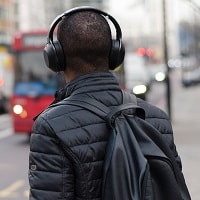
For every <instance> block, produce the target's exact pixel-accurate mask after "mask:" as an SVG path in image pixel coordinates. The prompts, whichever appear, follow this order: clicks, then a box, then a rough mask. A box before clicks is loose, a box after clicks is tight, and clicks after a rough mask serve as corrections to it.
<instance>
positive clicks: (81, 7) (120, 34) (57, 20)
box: [47, 6, 122, 43]
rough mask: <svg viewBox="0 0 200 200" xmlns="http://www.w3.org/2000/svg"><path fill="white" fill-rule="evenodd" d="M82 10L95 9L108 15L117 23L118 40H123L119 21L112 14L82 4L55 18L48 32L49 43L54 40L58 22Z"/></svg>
mask: <svg viewBox="0 0 200 200" xmlns="http://www.w3.org/2000/svg"><path fill="white" fill-rule="evenodd" d="M80 11H81V12H82V11H93V12H96V13H99V14H101V15H103V16H104V17H107V18H108V19H109V20H110V21H111V22H112V23H113V24H114V25H115V28H116V38H117V39H118V40H121V38H122V31H121V28H120V26H119V24H118V22H117V21H116V20H115V18H114V17H112V16H111V15H109V14H108V13H106V12H104V11H101V10H99V9H96V8H93V7H89V6H80V7H76V8H72V9H70V10H67V11H66V12H64V13H62V14H60V15H58V16H57V17H56V18H55V19H54V20H53V22H52V23H51V25H50V29H49V32H48V37H47V43H49V42H50V41H53V32H54V30H55V28H56V26H57V24H58V23H59V22H60V21H61V20H62V18H63V17H65V16H67V15H72V14H74V13H77V12H80Z"/></svg>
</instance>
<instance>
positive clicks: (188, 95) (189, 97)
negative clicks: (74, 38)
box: [0, 72, 200, 200]
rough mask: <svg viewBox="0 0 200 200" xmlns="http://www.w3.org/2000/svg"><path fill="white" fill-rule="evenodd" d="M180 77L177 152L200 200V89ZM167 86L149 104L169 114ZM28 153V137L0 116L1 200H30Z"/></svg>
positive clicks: (175, 106) (175, 93) (175, 94)
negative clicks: (183, 81)
mask: <svg viewBox="0 0 200 200" xmlns="http://www.w3.org/2000/svg"><path fill="white" fill-rule="evenodd" d="M178 77H179V73H178V72H174V74H173V77H172V98H173V99H172V125H173V128H174V133H175V134H174V136H175V142H176V144H177V150H178V152H179V154H180V155H181V159H182V163H183V172H184V174H185V178H186V182H187V184H188V187H189V190H190V193H191V196H192V200H199V199H200V187H199V184H198V182H199V179H200V173H198V172H199V167H200V157H199V153H200V145H199V141H200V134H199V130H200V123H199V121H198V120H199V116H200V106H199V105H198V104H199V102H200V85H199V86H195V87H191V88H182V87H181V85H180V82H179V79H178ZM164 96H165V85H163V84H154V87H153V88H152V90H151V93H150V94H149V95H148V98H147V101H149V102H150V103H153V104H156V105H157V106H158V107H160V108H161V109H163V110H166V106H165V104H166V100H165V98H164ZM28 153H29V143H28V140H27V136H26V135H14V134H13V132H12V128H11V119H10V117H9V115H3V116H0V161H1V162H0V178H1V181H0V200H28V189H29V186H28Z"/></svg>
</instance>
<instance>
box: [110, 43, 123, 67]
mask: <svg viewBox="0 0 200 200" xmlns="http://www.w3.org/2000/svg"><path fill="white" fill-rule="evenodd" d="M124 56H125V48H124V46H123V44H122V43H121V41H119V40H112V47H111V50H110V55H109V68H110V70H114V69H115V68H116V67H118V66H119V65H121V64H122V62H123V60H124Z"/></svg>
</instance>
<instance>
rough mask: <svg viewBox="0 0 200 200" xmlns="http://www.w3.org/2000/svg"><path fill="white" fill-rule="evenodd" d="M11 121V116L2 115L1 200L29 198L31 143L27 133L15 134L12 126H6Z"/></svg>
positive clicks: (0, 153) (0, 124)
mask: <svg viewBox="0 0 200 200" xmlns="http://www.w3.org/2000/svg"><path fill="white" fill-rule="evenodd" d="M2 122H3V123H2ZM10 122H11V121H10V118H9V116H4V117H2V116H1V118H0V127H1V128H0V161H1V162H0V177H1V181H0V200H1V199H2V200H19V199H20V200H27V199H28V179H27V177H28V173H27V171H28V151H29V144H28V140H27V137H26V136H25V135H13V132H12V129H11V127H8V126H6V125H11V123H10ZM2 126H3V127H4V130H2Z"/></svg>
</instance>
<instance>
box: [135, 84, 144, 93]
mask: <svg viewBox="0 0 200 200" xmlns="http://www.w3.org/2000/svg"><path fill="white" fill-rule="evenodd" d="M146 91H147V87H146V85H136V86H135V87H133V93H134V94H144V93H145V92H146Z"/></svg>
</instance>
